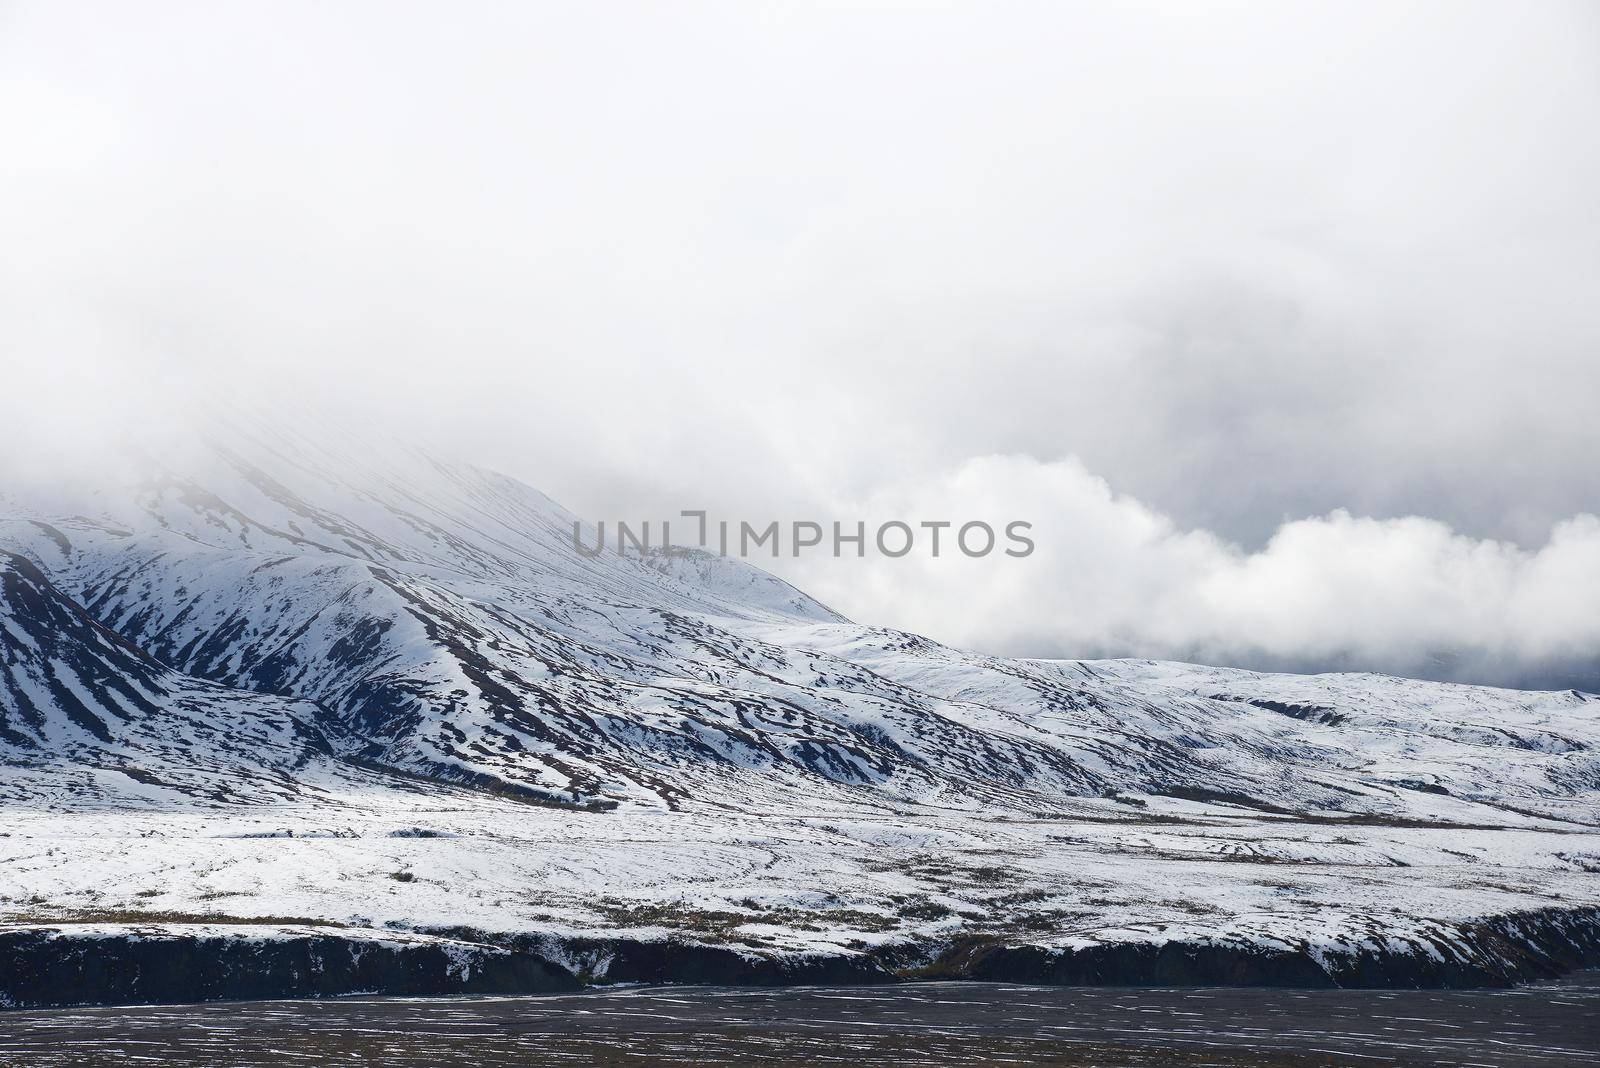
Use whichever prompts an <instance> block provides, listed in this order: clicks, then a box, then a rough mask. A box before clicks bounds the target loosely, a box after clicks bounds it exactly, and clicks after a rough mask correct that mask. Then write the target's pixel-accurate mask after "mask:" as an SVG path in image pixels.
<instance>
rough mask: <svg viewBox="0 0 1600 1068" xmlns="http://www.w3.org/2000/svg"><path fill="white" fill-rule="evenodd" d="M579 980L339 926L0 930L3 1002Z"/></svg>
mask: <svg viewBox="0 0 1600 1068" xmlns="http://www.w3.org/2000/svg"><path fill="white" fill-rule="evenodd" d="M578 987H579V983H578V981H577V979H575V978H574V977H573V975H572V973H571V972H568V971H567V970H566V969H564V968H562V967H560V966H559V965H555V964H552V963H550V962H549V961H546V960H544V959H543V958H540V957H536V956H533V955H531V954H528V953H521V952H515V951H508V950H504V949H499V948H496V947H490V946H476V947H471V946H451V947H446V946H444V945H440V944H438V943H430V942H418V943H412V942H383V941H374V940H371V939H354V938H348V937H343V936H340V935H338V934H336V933H331V932H330V933H328V934H320V933H319V934H305V935H295V936H290V937H270V938H251V937H241V936H232V935H216V934H205V935H187V934H167V933H163V934H150V935H145V934H119V935H92V936H82V935H63V934H60V933H58V932H56V931H53V930H26V931H11V932H6V933H4V934H0V1005H4V1006H6V1007H9V1008H29V1007H45V1006H53V1005H118V1004H123V1005H129V1004H151V1003H159V1002H192V1001H224V1000H241V999H251V998H318V997H331V996H334V995H338V994H352V993H373V994H405V995H433V994H530V993H545V992H552V991H570V990H576V989H578Z"/></svg>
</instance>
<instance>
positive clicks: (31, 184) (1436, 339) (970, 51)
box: [0, 0, 1600, 681]
mask: <svg viewBox="0 0 1600 1068" xmlns="http://www.w3.org/2000/svg"><path fill="white" fill-rule="evenodd" d="M0 145H3V146H4V148H3V150H0V151H3V155H0V359H3V360H4V369H5V379H4V382H5V385H4V390H5V392H4V395H3V397H0V418H3V419H4V420H6V421H7V422H8V423H9V424H10V425H11V427H12V428H13V429H15V428H16V427H17V426H20V425H27V426H29V427H31V428H35V429H36V428H37V427H38V426H39V425H40V424H41V423H44V424H49V425H52V426H54V427H55V428H56V429H57V431H58V433H59V432H66V433H71V434H86V433H89V432H90V431H91V430H94V431H96V432H98V431H99V430H103V429H106V428H108V427H115V426H126V425H128V424H130V423H134V424H138V423H139V422H140V421H141V420H143V421H145V422H146V423H155V422H159V421H160V420H161V419H164V418H170V417H172V415H173V413H174V412H178V413H181V411H182V410H183V409H184V408H185V407H187V406H192V405H196V404H203V403H206V400H205V398H206V397H208V396H211V395H216V394H229V393H240V392H244V393H247V394H249V395H251V396H252V397H256V398H267V399H272V398H276V399H277V400H278V402H279V403H282V404H285V405H286V406H289V407H296V406H301V405H303V404H304V403H305V402H307V401H314V402H315V403H316V405H317V406H318V407H319V408H320V409H321V410H323V411H328V410H333V411H338V412H341V413H345V414H347V415H348V417H349V418H351V419H359V420H363V421H370V422H375V423H377V424H379V425H380V426H383V427H385V428H386V429H390V430H399V429H401V428H413V429H414V430H415V432H416V433H418V434H420V435H423V436H425V437H427V438H428V439H430V440H433V441H437V442H441V443H442V444H443V447H446V448H449V449H451V450H453V451H455V452H457V453H459V454H461V455H462V456H464V457H466V458H468V459H473V460H476V461H478V462H481V463H485V464H488V465H490V466H494V467H497V468H499V469H501V470H504V471H506V472H508V473H510V474H514V475H517V476H519V477H521V478H523V479H525V480H527V481H529V482H531V483H532V484H534V485H536V486H539V487H540V488H542V489H544V490H545V491H546V492H548V493H550V494H551V495H552V496H554V497H556V498H557V499H559V500H562V501H563V502H564V503H566V504H568V505H569V506H571V507H572V508H574V509H575V510H577V511H579V512H580V513H581V514H583V515H585V516H586V517H588V518H591V519H599V518H615V517H619V516H625V517H639V518H645V517H653V516H658V515H661V514H672V513H675V512H676V511H677V510H678V509H680V508H686V507H707V508H710V509H712V510H713V511H716V512H718V513H720V514H724V515H728V516H730V517H735V518H737V517H749V518H751V519H754V520H762V521H764V520H766V519H768V518H777V519H787V518H813V517H814V518H819V519H831V518H844V519H853V518H856V516H857V514H859V513H870V514H869V515H867V517H868V518H871V517H873V516H876V517H879V518H893V517H895V515H896V514H899V513H906V514H905V515H904V516H903V517H904V518H912V519H915V518H921V517H922V516H913V515H910V514H909V513H910V512H912V511H922V512H932V513H936V514H935V515H932V516H927V517H930V518H944V517H961V516H965V515H975V516H976V517H979V518H993V519H1003V518H1012V517H1013V516H1014V515H1020V516H1022V517H1024V518H1031V519H1032V520H1033V521H1034V523H1035V526H1036V534H1037V541H1038V543H1039V546H1040V548H1039V552H1038V553H1037V554H1036V556H1035V557H1034V558H1032V559H1030V560H1029V561H1028V562H1027V563H1026V564H1024V565H1015V564H1014V563H1013V562H1010V561H1003V560H996V561H991V562H989V563H988V564H987V565H985V566H983V567H978V566H977V565H965V564H960V563H957V564H955V565H948V566H947V562H946V561H943V560H941V561H940V562H939V563H938V564H937V565H934V564H932V563H931V562H926V561H924V562H923V563H916V562H913V561H910V560H907V561H899V562H895V563H888V562H882V561H880V562H877V563H867V564H859V563H856V564H851V565H849V566H846V567H842V568H841V567H837V566H807V565H804V563H802V564H801V565H795V564H793V563H790V564H786V565H783V568H782V569H783V570H784V571H785V573H786V574H788V575H789V576H790V577H793V578H795V579H797V580H798V581H800V582H801V583H802V584H803V585H806V586H807V587H808V588H811V589H814V590H815V591H817V592H818V593H820V594H821V595H822V596H823V597H824V599H827V600H830V601H832V602H834V603H835V604H836V606H837V607H839V608H841V609H842V610H844V611H846V612H848V613H849V614H851V615H852V616H854V617H856V618H858V619H861V620H863V621H870V622H883V623H892V624H897V625H903V626H908V627H911V628H914V629H920V630H924V631H927V632H930V633H932V634H934V635H935V636H937V637H941V638H946V639H949V640H953V641H959V642H963V643H966V644H970V645H975V646H979V647H983V648H986V649H992V650H994V651H998V652H1020V653H1034V654H1048V655H1079V654H1084V655H1087V654H1097V653H1100V654H1104V653H1118V654H1123V653H1127V654H1138V655H1161V656H1192V657H1197V658H1201V659H1212V660H1226V661H1233V662H1246V663H1271V664H1280V665H1287V666H1297V667H1308V666H1309V667H1316V666H1326V665H1340V666H1371V667H1381V668H1383V669H1385V670H1396V671H1414V672H1430V673H1443V674H1451V673H1455V674H1462V675H1466V676H1471V677H1484V678H1490V677H1492V678H1505V679H1518V680H1522V679H1525V678H1527V677H1531V676H1539V677H1541V678H1548V679H1549V680H1553V681H1561V680H1563V679H1564V678H1565V677H1566V676H1567V675H1569V674H1571V672H1570V671H1569V669H1568V667H1567V666H1566V665H1572V664H1580V663H1583V662H1586V661H1590V660H1592V659H1593V658H1594V657H1595V655H1596V653H1600V607H1596V606H1597V605H1600V528H1597V527H1596V525H1595V524H1594V523H1593V521H1591V520H1586V519H1584V518H1582V517H1583V516H1584V515H1585V514H1590V513H1595V512H1600V463H1597V462H1596V459H1595V458H1596V457H1597V456H1600V196H1596V194H1595V190H1596V189H1600V6H1597V5H1595V4H1593V3H1572V4H1563V3H1559V2H1555V0H1545V2H1541V3H1537V4H1514V3H1509V2H1507V3H1497V4H1477V3H1470V2H1461V0H1456V2H1449V3H1438V4H1399V3H1376V2H1374V3H1367V4H1362V3H1349V2H1342V3H1335V4H1326V5H1321V4H1306V3H1299V4H1281V3H1260V4H1210V5H1206V4H1194V3H1174V4H1170V5H1163V4H1134V3H1121V4H1116V5H1112V4H1100V5H1080V4H1069V3H1050V4H1039V5H1031V4H978V3H974V4H969V5H952V4H930V5H911V4H886V5H867V4H860V3H850V4H836V5H835V4H824V5H771V4H755V3H747V2H741V3H729V4H694V3H674V4H657V3H649V4H643V3H641V4H620V3H570V4H553V3H551V4H538V3H519V4H510V3H506V4H472V3H465V4H463V3H451V4H444V3H434V4H411V5H407V4H394V3H382V4H359V3H340V4H312V3H286V2H273V3H265V2H263V3H243V4H215V3H196V4H178V3H159V2H157V3H143V4H104V5H100V4H85V3H49V4H42V3H41V4H27V3H6V2H3V0H0ZM16 455H18V454H17V453H16V452H15V447H13V458H15V456H16ZM1340 509H1342V510H1344V511H1343V512H1341V513H1336V510H1340ZM978 512H986V513H987V514H985V515H977V513H978ZM891 513H894V514H891ZM1407 517H1411V518H1407ZM1008 567H1009V568H1010V570H1007V568H1008ZM1440 653H1447V654H1450V655H1451V656H1454V657H1456V659H1454V660H1449V661H1446V662H1441V661H1440V660H1439V659H1438V654H1440ZM1441 664H1442V666H1441ZM1552 665H1554V666H1552ZM1530 673H1531V676H1530Z"/></svg>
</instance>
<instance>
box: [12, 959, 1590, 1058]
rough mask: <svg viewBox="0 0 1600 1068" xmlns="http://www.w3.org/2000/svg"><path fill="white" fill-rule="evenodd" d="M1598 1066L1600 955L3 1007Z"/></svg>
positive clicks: (143, 1034)
mask: <svg viewBox="0 0 1600 1068" xmlns="http://www.w3.org/2000/svg"><path fill="white" fill-rule="evenodd" d="M452 1057H459V1058H460V1059H461V1061H462V1063H470V1064H475V1065H476V1064H484V1065H547V1064H553V1065H559V1064H598V1065H641V1066H644V1065H704V1064H728V1063H750V1064H762V1065H778V1066H782V1065H830V1064H856V1065H929V1064H933V1065H997V1064H1028V1065H1062V1066H1068V1065H1070V1066H1079V1065H1107V1066H1113V1065H1128V1066H1137V1065H1180V1066H1182V1065H1196V1066H1198V1065H1286V1066H1287V1065H1335V1064H1337V1065H1440V1064H1448V1065H1483V1066H1494V1068H1516V1066H1524V1065H1539V1066H1549V1065H1564V1064H1600V972H1587V973H1581V974H1579V975H1576V976H1573V977H1571V978H1570V979H1568V980H1566V981H1564V982H1560V983H1553V984H1547V985H1541V986H1534V987H1526V988H1522V989H1518V990H1510V991H1347V990H1261V989H1190V990H1132V989H1111V988H1076V987H1034V986H1015V985H1011V984H1004V983H919V984H910V985H904V986H892V987H850V988H821V987H800V988H784V989H752V988H748V987H746V988H726V987H633V988H626V989H610V990H602V991H592V992H588V993H583V994H570V995H557V996H545V997H523V998H507V997H482V998H480V997H456V998H425V999H419V998H377V997H373V998H364V997H352V998H340V999H336V1000H331V1001H271V1002H268V1001H261V1002H232V1003H216V1004H208V1005H176V1006H139V1007H132V1008H89V1009H52V1010H37V1011H33V1010H30V1011H25V1012H8V1013H0V1062H3V1063H5V1064H27V1065H79V1064H195V1065H200V1064H203V1065H223V1064H227V1065H272V1066H275V1068H281V1066H284V1065H333V1064H364V1063H382V1064H386V1065H388V1064H394V1065H418V1066H422V1065H427V1066H433V1065H438V1064H443V1063H449V1062H450V1061H451V1059H452Z"/></svg>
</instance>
